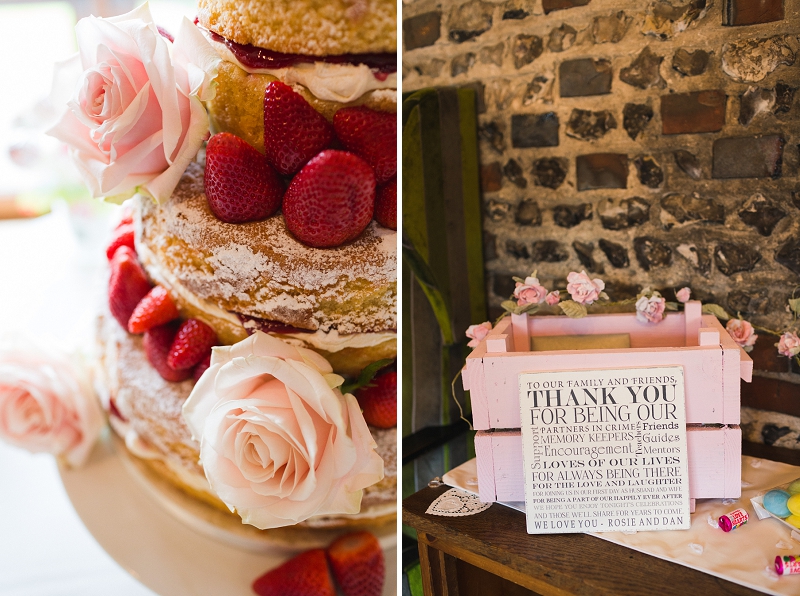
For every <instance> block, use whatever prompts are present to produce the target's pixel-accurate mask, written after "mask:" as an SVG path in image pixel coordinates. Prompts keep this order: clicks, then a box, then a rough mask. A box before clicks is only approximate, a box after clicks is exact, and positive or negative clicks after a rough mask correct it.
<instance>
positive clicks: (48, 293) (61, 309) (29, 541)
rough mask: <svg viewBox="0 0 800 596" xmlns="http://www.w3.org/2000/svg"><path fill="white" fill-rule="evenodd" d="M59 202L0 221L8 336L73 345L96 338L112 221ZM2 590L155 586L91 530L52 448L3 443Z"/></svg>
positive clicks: (94, 591) (119, 591)
mask: <svg viewBox="0 0 800 596" xmlns="http://www.w3.org/2000/svg"><path fill="white" fill-rule="evenodd" d="M61 207H63V206H60V207H59V208H57V209H56V211H55V212H54V213H51V214H50V215H46V216H43V217H41V218H38V219H35V220H13V221H0V336H5V335H7V334H8V335H16V334H20V333H33V334H35V335H37V336H39V337H50V338H52V339H53V341H58V342H59V343H61V344H63V345H65V346H67V347H75V346H79V345H81V343H84V342H87V341H91V329H92V318H93V316H94V313H95V312H96V308H95V305H96V300H97V299H98V287H97V286H98V284H100V285H102V283H103V282H102V278H101V277H97V276H96V273H97V271H98V268H99V267H101V266H102V265H103V261H104V260H105V251H104V250H103V242H104V239H105V229H106V228H105V226H104V224H103V221H102V220H94V219H90V220H83V224H85V225H82V224H81V220H80V219H78V220H75V219H71V218H70V217H69V215H68V213H67V211H66V208H65V207H64V208H61ZM74 223H77V225H78V227H77V228H76V226H75V225H73V224H74ZM76 232H79V233H80V234H81V236H82V241H81V242H78V239H77V236H76ZM100 296H102V293H100ZM0 594H3V596H61V595H64V596H67V595H69V596H75V595H77V594H80V595H81V596H95V595H96V596H108V595H109V594H114V595H115V596H117V595H119V596H152V595H153V592H151V591H150V590H148V589H147V588H145V587H144V586H142V585H141V584H139V583H138V582H137V581H136V580H135V579H133V578H132V577H131V576H130V575H128V573H126V572H125V571H124V570H123V569H122V568H121V567H119V566H118V565H117V564H116V563H115V562H114V561H113V560H112V559H111V557H109V556H108V555H107V554H106V553H105V551H103V549H102V548H101V547H100V546H99V545H98V544H97V542H96V541H95V539H94V538H93V537H92V536H91V534H89V532H88V531H87V530H86V528H85V527H84V525H83V523H82V522H81V521H80V519H79V518H78V516H77V514H76V513H75V511H74V509H73V508H72V505H71V504H70V502H69V499H68V498H67V495H66V493H65V491H64V488H63V486H62V483H61V479H60V477H59V475H58V470H57V468H56V462H55V460H54V459H53V458H52V457H50V456H48V455H31V454H29V453H27V452H26V451H22V450H20V449H17V448H14V447H10V446H8V445H6V444H3V443H0Z"/></svg>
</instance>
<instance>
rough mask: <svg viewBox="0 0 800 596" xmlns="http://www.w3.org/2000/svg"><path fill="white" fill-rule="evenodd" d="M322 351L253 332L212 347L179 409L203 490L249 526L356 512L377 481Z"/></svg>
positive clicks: (354, 405) (357, 412) (378, 465)
mask: <svg viewBox="0 0 800 596" xmlns="http://www.w3.org/2000/svg"><path fill="white" fill-rule="evenodd" d="M342 381H343V379H342V377H340V376H339V375H336V374H333V371H332V369H331V366H330V364H329V363H328V361H327V360H325V358H323V357H322V356H320V355H319V354H317V353H316V352H313V351H311V350H308V349H305V348H300V347H295V346H292V345H290V344H288V343H286V342H284V341H282V340H280V339H278V338H275V337H272V336H270V335H267V334H266V333H262V332H260V331H257V332H256V333H255V334H254V335H251V336H250V337H248V338H247V339H244V340H242V341H240V342H239V343H237V344H235V345H233V346H222V347H217V348H214V349H213V352H212V355H211V366H210V367H209V368H208V369H207V370H206V372H204V373H203V376H202V377H200V380H199V381H198V382H197V384H196V385H195V387H194V389H193V390H192V393H191V394H190V395H189V398H188V399H187V400H186V403H185V404H184V406H183V417H184V420H186V423H187V425H188V426H189V430H191V432H192V436H193V438H194V439H195V440H196V441H198V442H199V443H200V463H201V464H202V465H203V470H204V471H205V474H206V478H207V479H208V482H209V484H210V485H211V488H212V490H213V491H214V492H215V493H216V494H217V496H218V497H219V498H220V499H221V500H222V501H223V502H224V503H225V504H226V505H227V506H228V507H229V508H230V509H231V511H234V510H235V511H236V512H237V513H238V514H239V515H240V516H241V518H242V521H243V522H244V523H247V524H251V525H253V526H255V527H257V528H259V529H262V530H263V529H267V528H277V527H280V526H287V525H293V524H297V523H299V522H301V521H303V520H306V519H308V518H309V517H312V516H317V515H340V514H352V513H358V512H359V510H360V508H361V496H362V494H363V489H364V488H366V487H368V486H371V485H372V484H375V483H376V482H378V481H379V480H380V479H381V478H383V460H382V459H381V458H380V456H379V455H378V454H377V453H376V452H375V448H376V444H375V440H374V439H373V438H372V435H371V434H370V432H369V428H368V427H367V423H366V422H365V421H364V416H363V415H362V413H361V408H359V406H358V402H357V401H356V398H355V397H353V395H351V394H349V393H348V394H347V395H342V393H341V392H340V391H339V389H338V386H339V385H341V383H342Z"/></svg>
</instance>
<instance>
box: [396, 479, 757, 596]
mask: <svg viewBox="0 0 800 596" xmlns="http://www.w3.org/2000/svg"><path fill="white" fill-rule="evenodd" d="M449 488H450V487H449V486H441V487H437V488H424V489H422V490H421V491H419V492H417V493H415V494H413V495H411V496H410V497H408V498H407V499H405V501H403V522H404V523H406V524H408V525H410V526H412V527H413V528H414V529H416V530H417V532H418V539H419V543H420V563H421V565H423V567H424V566H425V565H426V564H429V565H430V567H431V569H432V579H429V581H432V582H433V583H434V584H436V585H434V587H433V592H434V593H435V594H458V593H461V594H464V593H467V592H470V590H463V589H462V590H461V592H459V591H458V590H457V589H454V588H455V586H456V585H457V584H458V582H459V579H461V581H462V583H463V574H462V575H459V573H460V572H459V571H458V570H457V569H456V566H455V563H457V562H455V560H454V558H455V559H460V560H462V561H466V562H467V563H469V564H471V565H473V566H475V567H479V568H481V569H485V570H487V571H489V572H491V573H493V574H495V575H500V576H502V577H505V578H507V579H508V580H511V581H513V582H514V583H516V584H519V585H521V586H524V587H525V588H527V589H529V590H532V591H533V592H535V593H538V594H541V595H543V596H550V595H553V596H565V595H567V594H580V595H590V594H591V595H604V594H605V595H609V596H612V595H613V596H634V595H641V596H652V595H654V594H658V595H659V596H670V595H674V596H687V595H688V594H702V595H703V596H717V595H723V594H724V595H728V596H730V595H737V596H744V595H755V594H759V592H756V591H755V590H751V589H749V588H746V587H744V586H741V585H739V584H734V583H731V582H728V581H726V580H723V579H720V578H718V577H714V576H712V575H708V574H706V573H702V572H700V571H696V570H694V569H690V568H688V567H684V566H682V565H677V564H675V563H670V562H667V561H664V560H662V559H658V558H656V557H652V556H650V555H645V554H642V553H640V552H637V551H634V550H631V549H629V548H626V547H623V546H620V545H618V544H614V543H611V542H607V541H605V540H601V539H599V538H595V537H594V536H589V535H587V534H549V535H529V534H528V533H527V532H526V531H525V515H524V514H523V513H521V512H519V511H515V510H513V509H510V508H509V507H505V506H502V505H497V504H495V505H493V506H492V507H490V508H489V509H487V510H486V511H483V512H481V513H478V514H476V515H471V516H467V517H441V516H435V515H427V514H426V513H425V511H426V510H427V508H428V506H429V505H430V504H431V502H432V501H433V500H434V499H435V498H436V497H438V496H439V495H441V494H442V493H443V492H445V491H446V490H448V489H449ZM448 555H449V556H448ZM423 581H425V572H424V569H423ZM448 584H449V586H450V589H449V590H448ZM473 587H474V586H473ZM473 593H480V592H479V591H474V590H473ZM484 593H488V592H484ZM495 593H497V592H495ZM505 593H510V592H509V591H506V592H505Z"/></svg>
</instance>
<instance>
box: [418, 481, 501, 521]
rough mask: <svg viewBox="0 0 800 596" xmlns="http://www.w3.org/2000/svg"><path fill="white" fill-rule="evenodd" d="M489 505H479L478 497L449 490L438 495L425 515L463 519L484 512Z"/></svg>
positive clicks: (453, 489)
mask: <svg viewBox="0 0 800 596" xmlns="http://www.w3.org/2000/svg"><path fill="white" fill-rule="evenodd" d="M491 505H492V504H491V503H481V501H480V500H479V499H478V495H474V494H472V493H468V492H464V491H463V490H459V489H457V488H451V489H450V490H448V491H447V492H445V493H442V494H441V495H439V498H437V499H436V500H435V501H434V502H433V503H431V504H430V506H429V507H428V510H427V511H426V512H425V513H428V514H430V515H441V516H443V517H464V516H466V515H475V514H476V513H480V512H481V511H486V510H487V509H488V508H489V507H490V506H491Z"/></svg>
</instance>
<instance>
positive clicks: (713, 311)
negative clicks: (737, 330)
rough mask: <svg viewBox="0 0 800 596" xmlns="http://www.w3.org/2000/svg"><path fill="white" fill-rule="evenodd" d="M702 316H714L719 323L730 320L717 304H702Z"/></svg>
mask: <svg viewBox="0 0 800 596" xmlns="http://www.w3.org/2000/svg"><path fill="white" fill-rule="evenodd" d="M703 314H704V315H714V316H715V317H717V318H718V319H719V320H720V321H727V320H728V319H730V318H731V316H730V315H729V314H728V313H727V312H726V311H725V309H724V308H722V307H721V306H720V305H719V304H704V305H703Z"/></svg>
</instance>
